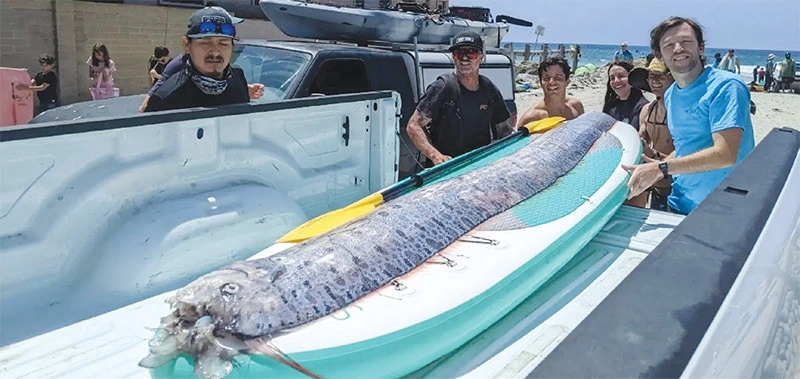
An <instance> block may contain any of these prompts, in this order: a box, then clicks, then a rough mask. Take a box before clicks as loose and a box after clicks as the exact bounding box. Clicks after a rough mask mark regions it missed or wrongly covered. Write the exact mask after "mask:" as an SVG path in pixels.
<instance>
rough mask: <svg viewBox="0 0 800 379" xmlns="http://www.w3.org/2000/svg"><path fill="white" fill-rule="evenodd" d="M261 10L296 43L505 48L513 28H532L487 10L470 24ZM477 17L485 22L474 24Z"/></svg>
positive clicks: (376, 13) (284, 2)
mask: <svg viewBox="0 0 800 379" xmlns="http://www.w3.org/2000/svg"><path fill="white" fill-rule="evenodd" d="M259 5H260V6H261V10H262V11H263V12H264V14H265V15H267V17H269V19H270V20H271V21H272V22H274V23H275V25H276V26H277V27H278V29H280V30H281V31H282V32H283V33H285V34H286V35H288V36H290V37H296V38H310V39H325V40H340V41H350V42H356V43H361V44H366V43H369V42H384V43H415V42H416V43H419V44H432V45H449V44H450V39H451V38H453V36H455V35H456V34H458V33H460V32H464V31H471V32H475V33H478V34H480V35H481V37H483V41H484V45H485V46H487V47H500V41H502V39H503V37H505V35H506V34H507V33H508V28H509V26H510V25H512V24H515V25H523V26H525V25H527V24H529V23H527V22H523V23H515V22H514V21H515V20H516V19H513V18H511V17H507V16H498V17H497V20H493V19H492V18H491V15H490V14H489V13H488V9H486V8H481V9H482V10H483V11H482V12H474V11H473V12H467V11H464V12H462V13H463V14H464V16H467V17H469V18H465V17H460V16H452V14H455V13H451V14H445V15H442V14H439V13H437V12H433V13H431V12H427V11H426V10H425V9H422V8H418V9H417V8H414V9H412V8H409V7H407V6H400V7H397V8H396V10H368V9H359V8H346V7H337V6H331V5H321V4H311V3H307V2H304V1H297V0H261V2H260V3H259ZM461 8H463V7H461ZM464 9H467V8H464ZM468 9H478V8H468ZM473 13H474V14H473ZM478 13H480V14H478ZM478 16H480V17H478ZM476 17H478V18H479V19H483V20H485V21H476V20H472V19H470V18H476ZM517 21H518V20H517Z"/></svg>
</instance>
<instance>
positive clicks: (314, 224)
mask: <svg viewBox="0 0 800 379" xmlns="http://www.w3.org/2000/svg"><path fill="white" fill-rule="evenodd" d="M564 121H565V119H564V118H563V117H548V118H545V119H542V120H539V121H532V122H529V123H527V124H525V126H524V127H522V128H520V129H519V130H517V131H516V132H514V133H512V134H510V135H508V136H506V137H504V138H502V139H500V140H498V141H495V142H494V143H492V144H489V145H487V146H484V147H481V148H478V149H475V150H473V151H470V152H469V153H466V154H462V155H460V156H458V157H455V158H453V159H451V160H449V161H446V162H444V163H441V164H438V165H436V166H433V167H431V168H429V169H427V170H424V171H422V172H420V173H418V174H416V175H414V176H412V177H409V178H406V179H404V180H402V181H399V182H397V183H395V184H394V185H392V186H390V187H388V188H386V189H385V190H383V191H380V192H376V193H373V194H372V195H369V196H367V197H365V198H363V199H361V200H359V201H356V202H355V203H353V204H350V205H348V206H346V207H344V208H339V209H334V210H332V211H330V212H328V213H325V214H322V215H319V216H317V217H315V218H313V219H311V220H309V221H307V222H305V223H304V224H302V225H300V226H298V227H296V228H294V229H293V230H292V231H290V232H289V233H286V234H285V235H284V236H283V237H281V238H279V239H278V240H277V241H276V242H303V241H305V240H307V239H309V238H311V237H315V236H318V235H320V234H322V233H325V232H327V231H329V230H331V229H333V228H335V227H337V226H339V225H342V224H344V223H346V222H349V221H352V220H355V219H356V218H358V217H361V216H364V215H366V214H368V213H370V212H372V211H373V210H374V209H375V208H377V207H378V206H380V205H381V204H383V203H385V202H387V201H389V200H392V199H394V198H396V197H398V196H400V195H402V194H404V193H406V192H408V191H410V190H411V189H413V188H415V187H421V186H422V185H423V184H425V182H426V181H430V180H431V179H435V178H437V177H439V176H440V175H442V174H444V173H447V172H451V171H452V170H455V169H458V168H460V167H462V166H464V165H465V164H469V163H471V162H472V161H474V160H475V159H476V158H479V157H482V156H484V155H486V154H488V153H491V152H494V151H495V150H496V149H497V148H498V146H506V145H507V144H508V143H509V142H510V141H514V140H516V139H517V138H518V137H524V136H527V135H529V134H535V133H544V132H546V131H548V130H550V129H553V128H555V127H556V126H558V125H560V124H561V123H562V122H564Z"/></svg>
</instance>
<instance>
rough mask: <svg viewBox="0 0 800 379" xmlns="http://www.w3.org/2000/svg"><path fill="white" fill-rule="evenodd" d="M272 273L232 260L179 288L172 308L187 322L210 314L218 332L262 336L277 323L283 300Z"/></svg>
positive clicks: (278, 323) (242, 335) (246, 336)
mask: <svg viewBox="0 0 800 379" xmlns="http://www.w3.org/2000/svg"><path fill="white" fill-rule="evenodd" d="M274 276H275V274H274V273H273V270H271V269H269V268H261V267H256V266H253V265H248V264H246V263H245V262H238V263H234V264H232V265H230V266H227V267H225V268H222V269H220V270H217V271H214V272H211V273H209V274H207V275H205V276H203V277H201V278H199V279H198V280H196V281H194V282H192V283H190V284H189V285H187V286H186V287H184V288H182V289H180V290H178V292H177V293H176V295H175V298H174V299H173V308H174V309H175V312H177V316H178V317H179V318H180V319H181V320H183V321H184V322H187V323H194V322H195V321H196V320H198V319H200V318H201V317H204V316H210V317H211V319H212V320H213V323H214V326H215V331H216V332H217V333H229V334H232V335H237V336H241V337H245V338H248V337H258V336H262V335H265V334H268V333H270V332H271V331H272V330H273V329H275V327H277V326H279V325H280V322H273V320H276V319H277V316H276V315H275V314H276V312H277V311H278V309H279V305H281V304H282V300H281V294H280V291H279V290H278V288H276V287H275V286H273V285H272V278H273V277H274Z"/></svg>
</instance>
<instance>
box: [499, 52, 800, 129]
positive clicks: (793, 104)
mask: <svg viewBox="0 0 800 379" xmlns="http://www.w3.org/2000/svg"><path fill="white" fill-rule="evenodd" d="M641 63H642V64H643V62H641ZM527 69H528V67H519V68H518V72H523V73H519V74H517V79H518V82H519V81H520V80H522V81H525V82H527V83H530V84H531V85H532V86H533V88H532V89H531V90H529V91H528V92H518V93H517V94H516V100H515V103H516V104H517V111H518V112H519V114H522V113H523V112H525V111H526V110H527V109H528V108H530V107H532V106H533V105H534V104H536V103H537V102H538V101H540V100H541V99H542V97H543V95H542V90H541V89H540V88H539V80H538V77H537V76H536V74H535V72H534V73H525V72H524V71H527ZM606 72H607V68H606V67H600V68H598V69H597V71H596V72H594V73H592V74H586V75H583V76H577V77H572V78H571V83H570V86H569V88H568V90H567V94H568V96H574V97H577V98H578V99H580V100H581V102H582V103H583V107H584V109H585V110H586V111H587V112H601V111H602V110H603V97H604V96H605V93H606V81H607V75H606ZM645 94H646V95H645V96H647V97H648V99H653V96H652V94H649V93H645ZM750 95H751V99H752V100H753V102H754V103H756V107H757V110H756V114H755V115H753V116H752V120H753V128H754V131H755V138H756V143H758V142H759V141H761V140H762V139H763V138H764V137H765V136H766V135H767V134H768V133H769V132H770V131H771V130H772V129H773V128H780V127H790V128H794V129H797V130H800V95H796V94H791V93H765V92H751V93H750Z"/></svg>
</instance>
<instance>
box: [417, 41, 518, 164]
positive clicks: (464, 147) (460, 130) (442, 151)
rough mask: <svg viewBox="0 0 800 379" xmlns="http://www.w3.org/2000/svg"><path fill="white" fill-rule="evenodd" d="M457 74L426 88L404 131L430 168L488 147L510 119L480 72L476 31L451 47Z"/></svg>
mask: <svg viewBox="0 0 800 379" xmlns="http://www.w3.org/2000/svg"><path fill="white" fill-rule="evenodd" d="M449 50H450V52H451V53H452V54H453V61H454V64H455V72H452V73H447V74H444V75H441V76H439V77H438V78H437V79H436V81H434V82H433V83H431V85H430V86H428V89H427V90H425V94H424V95H423V96H422V99H420V101H419V104H417V109H416V110H415V111H414V114H412V115H411V119H410V120H409V121H408V126H407V127H406V131H407V132H408V136H409V138H410V139H411V141H412V142H413V143H414V145H415V146H416V147H417V149H418V150H419V151H420V152H421V153H422V154H424V155H425V156H426V157H427V158H428V159H427V162H426V167H431V166H433V165H437V164H439V163H442V162H445V161H447V160H449V159H451V158H453V157H456V156H458V155H461V154H464V153H467V152H469V151H471V150H474V149H477V148H479V147H481V146H485V145H488V144H489V143H490V142H491V141H492V140H494V139H496V138H498V130H500V129H501V127H502V126H501V124H503V123H505V122H506V121H507V120H508V119H509V118H511V113H510V112H509V111H508V108H507V107H506V104H505V102H504V101H503V96H502V95H501V94H500V90H499V89H498V88H497V86H495V85H494V83H492V82H491V80H489V78H487V77H485V76H483V75H480V74H479V72H478V69H479V66H480V64H481V61H482V60H483V40H482V39H481V36H480V35H479V34H477V33H473V32H462V33H459V34H457V35H456V36H455V38H454V39H453V45H452V46H451V47H450V49H449Z"/></svg>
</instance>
